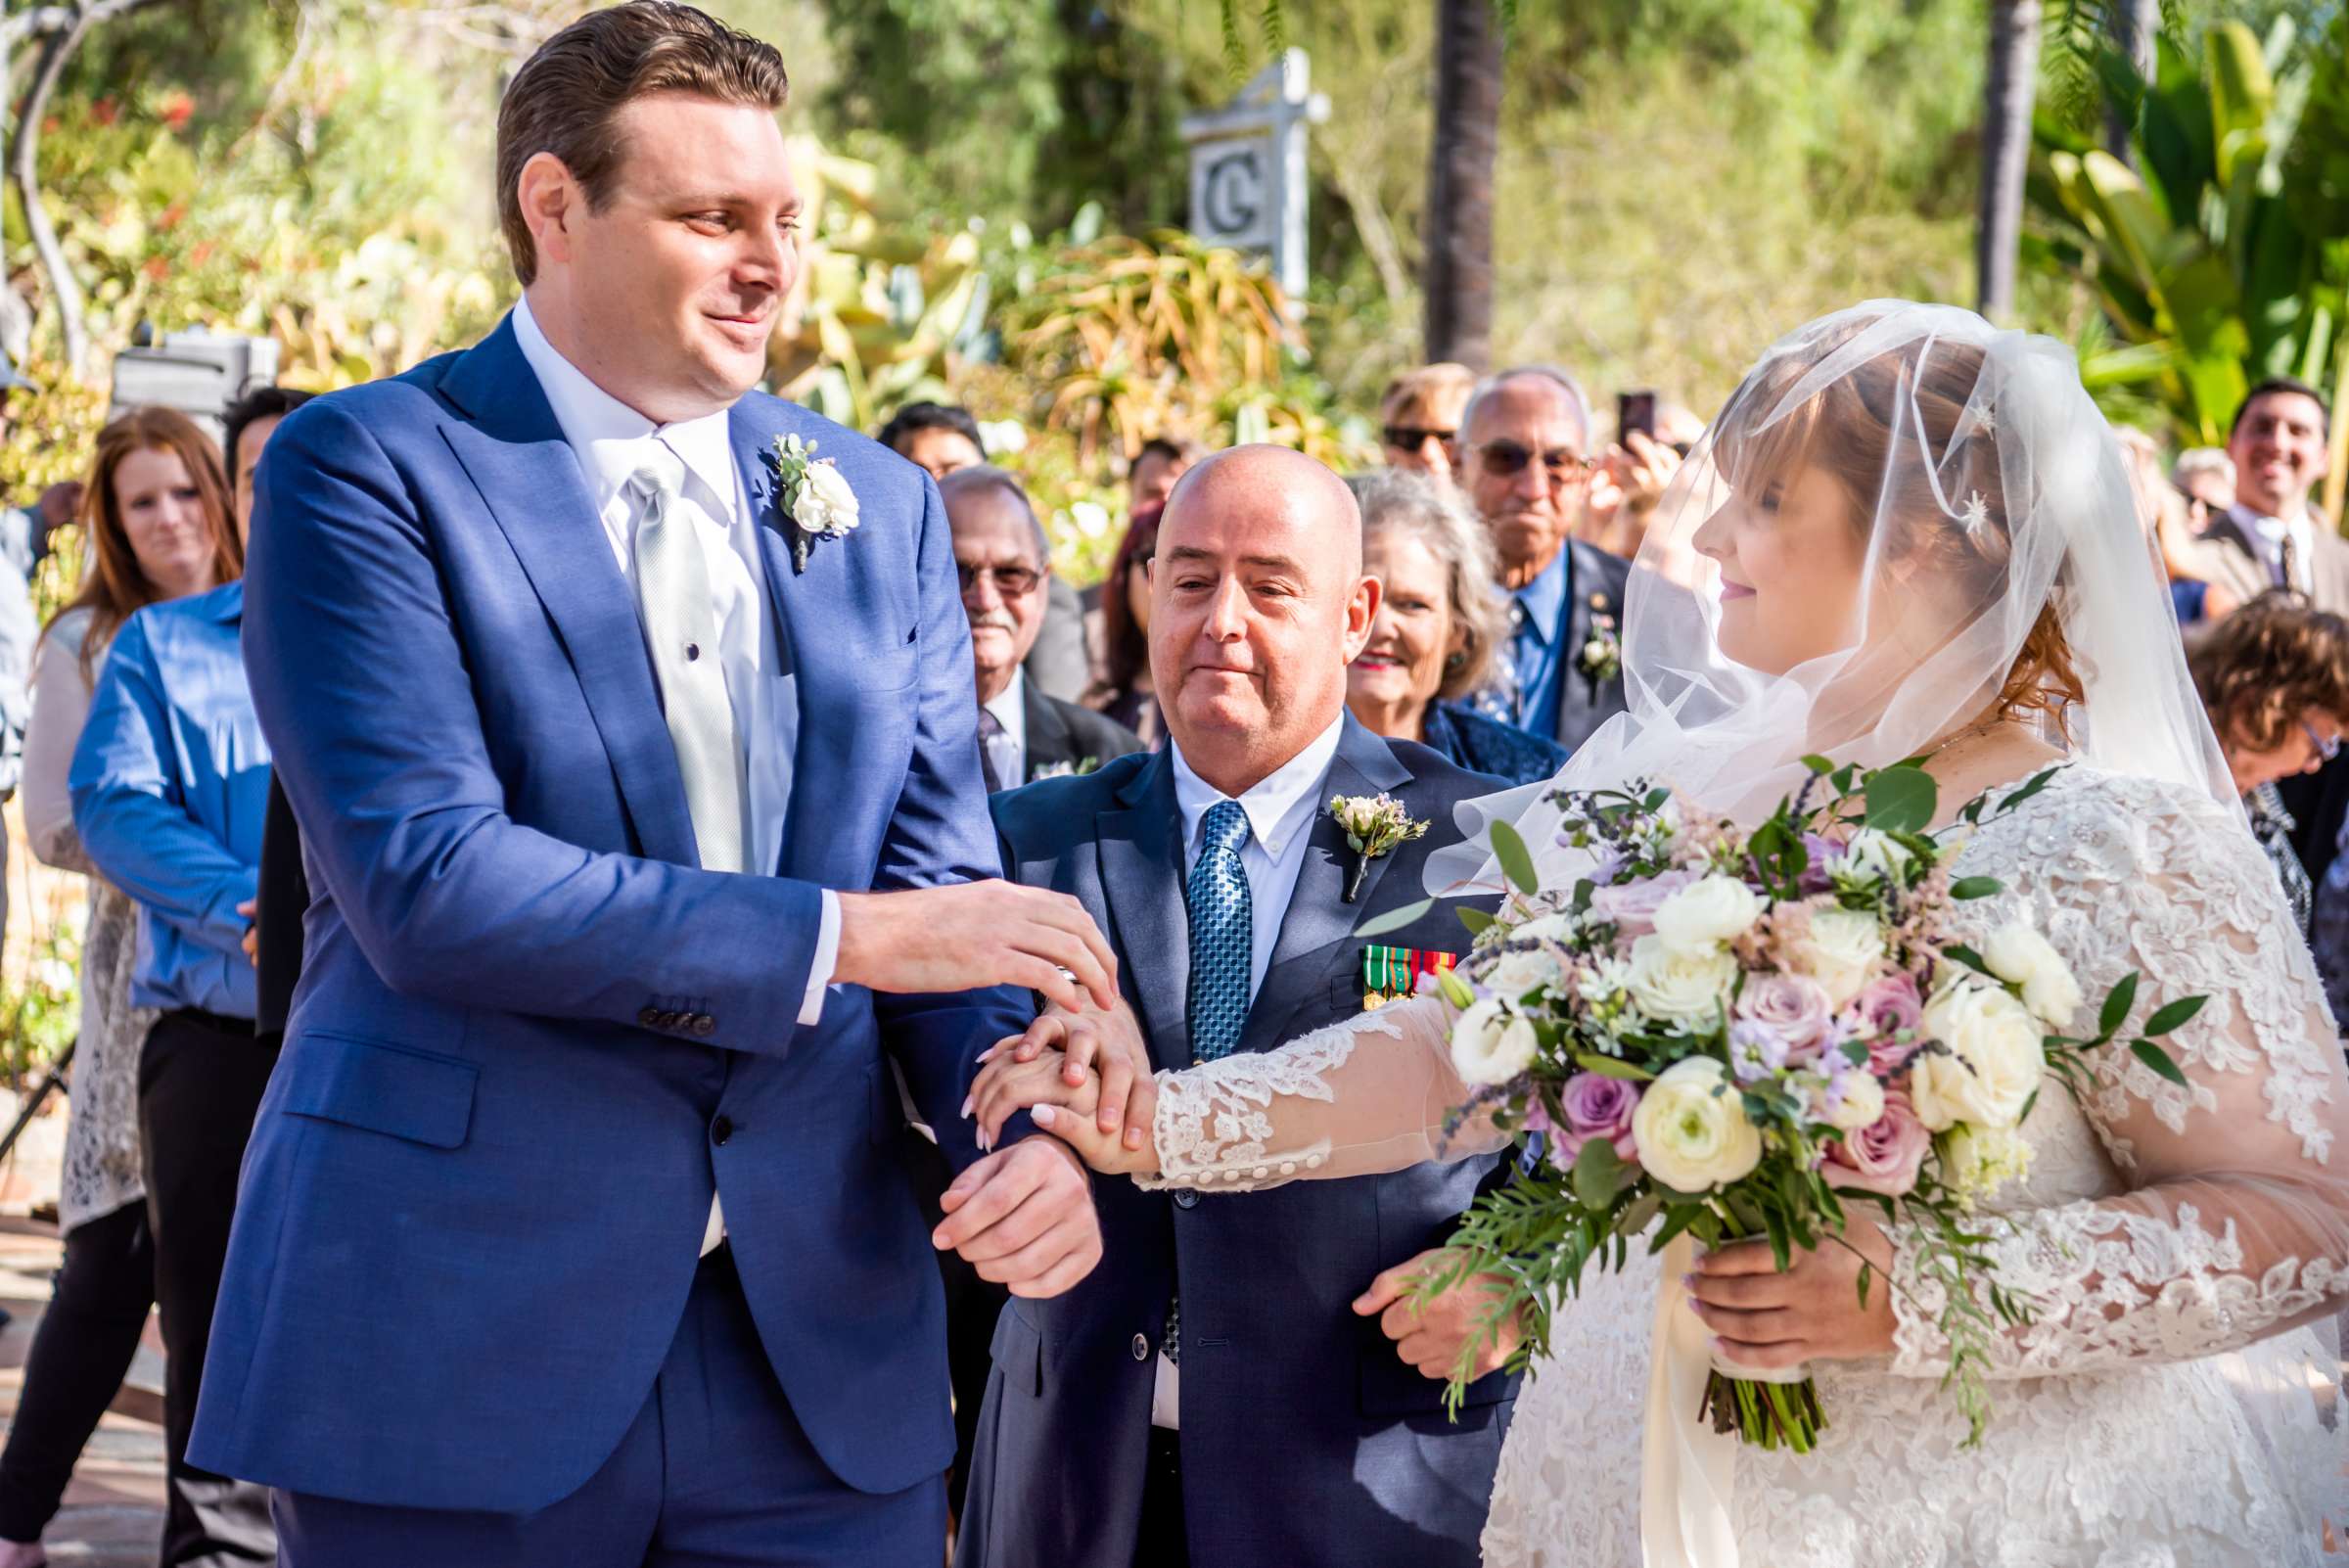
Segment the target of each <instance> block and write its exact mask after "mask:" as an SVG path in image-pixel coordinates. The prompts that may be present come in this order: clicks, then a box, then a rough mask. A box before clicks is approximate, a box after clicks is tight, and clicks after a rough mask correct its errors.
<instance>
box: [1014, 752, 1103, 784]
mask: <svg viewBox="0 0 2349 1568" xmlns="http://www.w3.org/2000/svg"><path fill="white" fill-rule="evenodd" d="M1100 766H1101V759H1100V758H1098V757H1080V758H1079V759H1077V761H1074V762H1038V763H1036V766H1034V767H1032V768H1030V769H1029V770H1028V782H1029V783H1031V784H1040V783H1042V782H1043V781H1044V780H1045V779H1048V778H1082V777H1084V775H1085V774H1087V773H1092V772H1097V771H1099V769H1100Z"/></svg>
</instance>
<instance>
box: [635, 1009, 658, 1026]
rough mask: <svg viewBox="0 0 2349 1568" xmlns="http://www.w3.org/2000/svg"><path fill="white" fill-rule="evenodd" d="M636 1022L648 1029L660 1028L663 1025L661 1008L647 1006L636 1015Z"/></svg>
mask: <svg viewBox="0 0 2349 1568" xmlns="http://www.w3.org/2000/svg"><path fill="white" fill-rule="evenodd" d="M636 1022H638V1023H639V1024H642V1025H643V1026H644V1027H645V1028H647V1029H659V1028H660V1027H661V1009H660V1008H658V1007H647V1008H645V1009H644V1010H643V1011H642V1012H640V1013H638V1014H637V1015H636Z"/></svg>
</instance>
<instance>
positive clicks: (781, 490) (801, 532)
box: [767, 436, 857, 572]
mask: <svg viewBox="0 0 2349 1568" xmlns="http://www.w3.org/2000/svg"><path fill="white" fill-rule="evenodd" d="M814 452H815V442H813V441H809V440H802V439H801V438H799V437H797V436H778V437H776V438H775V446H774V450H773V451H772V452H770V453H769V454H768V457H767V460H768V461H769V462H770V463H772V464H773V465H774V469H775V489H776V496H777V499H778V501H779V502H780V505H781V508H782V512H783V516H784V518H785V519H786V520H787V521H788V522H789V523H790V524H791V569H792V571H794V572H805V571H806V570H807V556H808V553H809V552H810V551H812V550H813V549H814V548H815V541H816V540H818V539H845V538H847V537H848V536H849V535H850V534H851V533H853V532H854V531H855V530H856V523H857V504H856V492H855V491H854V490H852V489H851V488H850V487H849V482H848V481H847V480H845V479H843V478H841V474H840V467H839V465H838V464H836V463H834V462H833V461H832V459H831V458H829V457H821V458H819V457H817V456H815V455H814Z"/></svg>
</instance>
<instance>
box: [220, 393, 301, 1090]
mask: <svg viewBox="0 0 2349 1568" xmlns="http://www.w3.org/2000/svg"><path fill="white" fill-rule="evenodd" d="M309 400H310V394H309V393H308V392H296V391H294V390H293V389H292V388H290V387H262V388H259V389H257V390H255V391H253V392H249V393H247V394H246V395H245V396H244V397H242V398H239V399H238V400H237V401H236V402H235V403H234V404H232V405H230V407H229V410H228V413H227V414H226V415H225V416H224V418H223V420H222V424H223V427H224V429H223V435H224V436H225V438H226V446H225V450H226V451H227V453H228V468H229V475H230V478H231V480H232V482H233V483H234V484H235V487H236V499H237V523H238V527H239V528H240V529H243V530H251V529H252V527H253V471H254V470H255V469H256V468H258V467H259V466H260V461H261V448H262V447H264V446H266V445H268V444H269V438H270V436H271V435H272V434H274V433H275V431H276V430H277V425H278V421H280V420H282V419H284V418H285V417H286V416H287V415H288V414H291V413H292V412H294V410H295V409H297V408H299V407H300V406H301V405H302V404H303V403H306V402H308V401H309ZM254 902H255V908H254V912H253V933H252V935H251V936H249V937H248V938H247V939H246V950H247V951H248V952H249V953H251V954H252V955H253V965H254V967H255V969H256V970H257V971H258V973H257V974H256V976H255V977H254V978H255V979H256V981H257V982H258V985H257V991H256V996H255V1002H254V1014H253V1028H254V1031H255V1033H256V1034H258V1036H259V1037H260V1038H261V1039H262V1040H263V1042H264V1043H266V1044H268V1045H270V1046H272V1047H274V1046H275V1045H276V1044H277V1043H278V1042H279V1041H280V1040H282V1039H283V1038H285V1033H286V1015H287V1014H288V1013H289V1012H291V1011H292V1010H293V1007H294V983H295V982H296V981H297V980H299V978H300V977H301V912H302V911H303V910H304V909H307V908H308V907H309V906H310V881H309V877H308V876H307V874H305V873H304V872H303V870H302V865H301V827H300V825H299V823H297V822H296V821H295V820H294V807H293V805H292V804H291V803H290V802H288V801H287V799H286V792H285V791H284V790H283V789H281V788H279V787H278V784H277V781H276V780H275V779H274V778H272V779H271V780H270V782H269V809H268V812H267V815H266V818H265V820H264V821H263V823H262V827H261V889H260V896H259V897H258V898H257V899H255V900H254Z"/></svg>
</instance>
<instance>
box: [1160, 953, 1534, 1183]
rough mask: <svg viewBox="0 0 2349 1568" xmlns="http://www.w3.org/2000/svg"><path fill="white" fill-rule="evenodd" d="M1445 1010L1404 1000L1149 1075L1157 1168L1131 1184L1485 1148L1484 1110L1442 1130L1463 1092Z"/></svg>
mask: <svg viewBox="0 0 2349 1568" xmlns="http://www.w3.org/2000/svg"><path fill="white" fill-rule="evenodd" d="M1451 1017H1452V1014H1451V1008H1450V1007H1448V1006H1447V1005H1446V1004H1445V1002H1444V999H1443V998H1442V997H1441V996H1438V995H1435V994H1433V993H1430V994H1428V995H1423V996H1414V997H1411V998H1410V999H1408V1000H1405V1001H1396V1002H1389V1003H1388V1004H1387V1005H1386V1006H1384V1007H1381V1008H1378V1009H1377V1010H1375V1011H1373V1012H1367V1013H1364V1014H1362V1015H1361V1016H1360V1017H1359V1018H1353V1019H1349V1020H1347V1021H1346V1022H1345V1023H1343V1024H1334V1025H1332V1026H1330V1027H1329V1028H1327V1029H1321V1030H1315V1031H1314V1032H1313V1034H1311V1035H1307V1036H1304V1037H1302V1038H1298V1039H1295V1040H1292V1041H1290V1042H1289V1043H1288V1044H1286V1045H1284V1046H1282V1047H1281V1048H1280V1049H1278V1050H1276V1051H1265V1052H1262V1053H1256V1052H1250V1053H1244V1054H1241V1055H1236V1056H1226V1057H1224V1058H1222V1059H1221V1060H1220V1061H1214V1062H1203V1063H1201V1064H1200V1065H1199V1066H1197V1067H1192V1068H1188V1069H1185V1070H1184V1071H1182V1072H1179V1073H1161V1074H1159V1075H1158V1114H1157V1118H1156V1123H1155V1126H1154V1129H1153V1133H1154V1135H1155V1137H1156V1138H1157V1141H1158V1163H1159V1175H1158V1176H1156V1177H1153V1178H1149V1179H1144V1180H1142V1182H1141V1184H1142V1185H1143V1186H1146V1187H1213V1188H1215V1189H1216V1190H1218V1191H1221V1192H1248V1191H1253V1190H1254V1189H1256V1188H1258V1187H1276V1186H1279V1185H1280V1184H1282V1183H1283V1182H1286V1181H1297V1180H1310V1179H1316V1178H1328V1177H1332V1176H1371V1175H1376V1174H1378V1173H1381V1172H1387V1171H1403V1170H1407V1169H1409V1168H1410V1167H1412V1166H1414V1165H1421V1164H1424V1163H1425V1162H1427V1161H1430V1160H1465V1159H1467V1158H1469V1157H1470V1156H1472V1155H1477V1154H1490V1153H1492V1152H1493V1151H1495V1150H1496V1149H1498V1148H1500V1147H1501V1146H1502V1145H1503V1144H1505V1143H1506V1142H1507V1141H1508V1138H1507V1136H1506V1135H1505V1134H1504V1133H1502V1132H1501V1131H1500V1130H1497V1128H1495V1127H1494V1126H1493V1124H1492V1121H1491V1119H1490V1118H1485V1117H1479V1118H1472V1119H1469V1120H1466V1121H1463V1122H1462V1123H1461V1124H1460V1125H1459V1126H1458V1127H1456V1128H1453V1129H1452V1130H1451V1131H1450V1132H1449V1133H1448V1132H1447V1131H1446V1130H1445V1123H1446V1122H1447V1121H1448V1120H1449V1119H1450V1118H1451V1112H1452V1110H1453V1109H1454V1108H1455V1107H1457V1106H1459V1105H1461V1104H1463V1103H1464V1102H1465V1101H1466V1100H1467V1098H1468V1088H1467V1085H1466V1084H1462V1083H1461V1082H1460V1079H1459V1075H1458V1074H1456V1073H1454V1072H1453V1071H1452V1067H1451V1048H1450V1043H1449V1042H1450V1036H1451Z"/></svg>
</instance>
